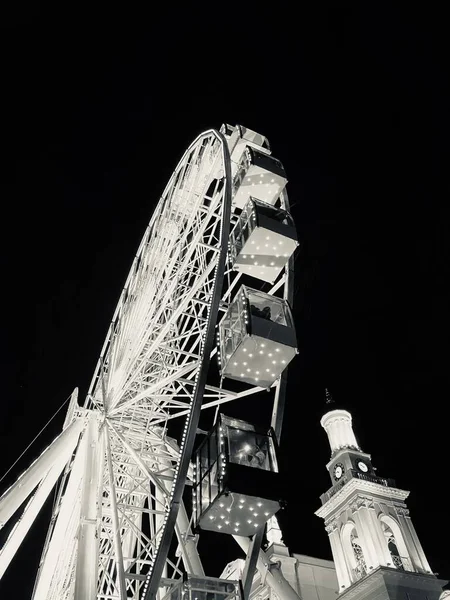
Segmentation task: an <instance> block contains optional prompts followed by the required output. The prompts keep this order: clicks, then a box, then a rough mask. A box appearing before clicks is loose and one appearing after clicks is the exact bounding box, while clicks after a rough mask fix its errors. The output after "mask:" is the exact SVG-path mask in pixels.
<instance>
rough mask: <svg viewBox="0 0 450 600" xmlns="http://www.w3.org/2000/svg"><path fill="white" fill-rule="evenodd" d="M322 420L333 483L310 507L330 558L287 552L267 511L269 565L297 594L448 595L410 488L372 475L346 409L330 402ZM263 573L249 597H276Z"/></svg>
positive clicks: (382, 599) (320, 597) (305, 597)
mask: <svg viewBox="0 0 450 600" xmlns="http://www.w3.org/2000/svg"><path fill="white" fill-rule="evenodd" d="M321 425H322V427H323V428H324V429H325V431H326V433H327V435H328V440H329V443H330V446H331V458H330V461H329V462H328V464H327V469H328V471H329V473H330V477H331V482H332V485H331V488H330V489H329V490H328V491H327V492H325V493H324V494H322V496H321V502H322V506H321V507H320V508H319V509H318V510H317V511H316V515H317V516H319V517H321V518H323V519H324V521H325V529H326V531H327V533H328V537H329V540H330V545H331V550H332V554H333V559H334V561H328V560H323V559H319V558H313V557H310V556H304V555H300V554H291V553H290V552H289V550H288V548H287V547H286V546H285V545H284V544H283V542H282V540H281V532H280V530H279V529H278V526H277V522H276V519H272V520H271V522H270V523H269V528H268V533H267V537H268V539H269V542H270V546H269V548H268V550H267V552H266V555H267V557H269V558H270V563H268V564H267V570H268V572H270V573H271V575H275V578H277V579H278V582H279V584H280V585H283V584H284V585H285V586H287V585H288V584H289V586H288V587H291V588H293V590H294V591H295V592H296V594H297V595H298V596H299V597H300V599H301V600H336V598H337V596H339V598H340V599H342V600H350V599H352V600H353V599H355V600H362V599H367V600H439V599H440V600H444V598H446V599H447V598H448V597H449V596H450V591H449V590H447V591H443V586H444V585H445V584H446V583H448V582H447V581H443V580H440V579H438V578H437V577H436V576H435V575H434V574H433V572H432V569H431V567H430V565H429V564H428V561H427V558H426V556H425V553H424V551H423V548H422V546H421V544H420V541H419V539H418V537H417V534H416V531H415V529H414V525H413V523H412V520H411V517H410V515H409V511H408V509H407V507H406V503H405V500H406V498H407V497H408V495H409V491H407V490H401V489H399V488H397V487H396V485H395V481H394V480H392V479H385V478H382V477H379V476H378V475H376V472H375V469H374V467H373V466H372V461H371V456H370V454H367V453H365V452H363V451H362V449H361V448H360V447H359V445H358V443H357V440H356V437H355V434H354V432H353V428H352V416H351V414H350V413H349V412H348V411H346V410H341V409H335V410H330V411H329V412H327V413H326V414H325V415H324V416H323V417H322V419H321ZM243 566H244V561H243V560H237V561H234V563H230V565H228V566H227V569H225V571H224V573H223V574H222V577H226V578H238V577H239V576H240V571H241V570H242V569H243ZM233 575H234V577H233ZM264 579H265V578H264V577H263V576H262V575H261V572H260V571H259V572H257V574H256V576H255V579H254V582H253V586H252V591H251V598H252V600H253V599H255V600H266V599H267V598H271V597H275V598H276V593H275V592H274V591H273V589H274V588H273V586H272V591H270V587H269V586H267V585H266V584H265V581H264ZM283 595H284V591H283ZM286 597H289V593H288V594H287V596H286Z"/></svg>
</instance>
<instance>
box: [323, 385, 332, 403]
mask: <svg viewBox="0 0 450 600" xmlns="http://www.w3.org/2000/svg"><path fill="white" fill-rule="evenodd" d="M325 404H334V400H333V396H332V395H331V394H330V392H329V390H328V388H325Z"/></svg>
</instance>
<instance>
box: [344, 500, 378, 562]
mask: <svg viewBox="0 0 450 600" xmlns="http://www.w3.org/2000/svg"><path fill="white" fill-rule="evenodd" d="M351 509H352V512H353V519H354V521H355V525H356V531H357V533H358V538H359V540H360V541H361V548H362V551H363V553H364V558H365V561H366V567H367V573H371V572H372V571H373V570H374V569H376V568H377V567H379V566H380V561H379V558H378V553H377V549H376V547H375V542H374V539H373V537H372V531H371V527H370V517H369V515H368V501H367V499H365V498H358V499H357V500H356V501H355V502H353V503H352V505H351Z"/></svg>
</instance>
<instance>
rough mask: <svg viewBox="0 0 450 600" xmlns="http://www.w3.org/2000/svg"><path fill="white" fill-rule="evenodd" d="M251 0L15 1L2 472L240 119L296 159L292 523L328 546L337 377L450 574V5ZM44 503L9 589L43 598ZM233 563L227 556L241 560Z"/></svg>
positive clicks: (64, 392)
mask: <svg viewBox="0 0 450 600" xmlns="http://www.w3.org/2000/svg"><path fill="white" fill-rule="evenodd" d="M244 4H245V3H240V4H239V5H237V6H234V7H233V6H232V5H231V4H230V5H219V4H217V5H215V4H213V3H210V4H209V5H207V7H206V8H205V7H204V6H203V7H201V6H200V5H195V4H187V5H185V6H184V7H183V8H182V9H180V8H177V7H176V5H174V4H171V3H162V5H161V6H160V7H159V8H158V10H156V9H152V11H151V12H147V11H146V10H144V9H142V8H141V9H139V8H137V7H136V6H133V5H132V4H130V5H128V4H126V3H125V4H124V3H120V4H119V5H117V7H114V6H111V5H107V4H105V5H100V4H97V3H92V4H88V3H81V4H80V3H76V4H74V5H72V7H71V8H69V7H68V6H67V5H65V4H64V3H63V5H61V4H60V3H59V4H56V3H54V4H50V3H43V4H41V5H40V7H38V6H37V5H34V4H33V5H32V4H30V5H29V6H26V5H24V4H22V5H21V6H20V7H19V6H18V5H17V6H16V8H15V9H14V10H13V11H12V12H10V13H8V14H4V15H3V24H2V33H1V37H0V44H1V56H2V59H1V82H2V85H1V87H2V93H1V96H2V105H3V106H2V113H1V121H2V133H1V145H2V150H3V160H2V171H3V173H2V176H1V186H2V194H1V237H0V240H1V252H0V259H1V277H2V295H1V300H2V312H1V315H2V318H1V332H0V333H1V340H2V344H1V351H2V361H1V372H2V375H1V381H2V392H1V409H2V410H1V419H0V450H1V454H0V456H1V468H0V476H1V475H2V474H3V473H4V472H5V471H6V470H7V469H8V467H9V466H10V465H11V463H12V462H13V461H14V460H15V459H16V458H17V457H18V456H19V454H20V453H21V452H22V450H23V449H24V448H25V447H26V446H27V445H28V444H29V442H30V441H31V440H32V439H33V437H34V436H35V435H36V434H37V432H38V431H39V430H40V429H41V428H42V427H43V426H44V424H45V423H46V422H47V421H48V419H49V418H50V417H51V416H52V415H53V414H54V412H55V410H57V408H58V407H59V406H60V405H61V404H62V402H63V401H64V400H65V399H66V398H67V396H68V395H69V394H70V393H71V391H72V389H73V388H74V387H75V386H79V387H80V390H81V391H80V393H81V397H83V396H84V394H85V393H86V391H87V387H88V385H89V382H90V379H91V376H92V372H93V369H94V367H95V363H96V360H97V357H98V354H99V352H100V350H101V346H102V343H103V340H104V336H105V334H106V330H107V327H108V324H109V320H110V318H111V316H112V313H113V311H114V308H115V305H116V302H117V299H118V296H119V293H120V290H121V288H122V285H123V283H124V281H125V277H126V275H127V272H128V269H129V267H130V264H131V261H132V259H133V256H134V253H135V251H136V249H137V246H138V244H139V241H140V238H141V236H142V234H143V232H144V230H145V227H146V225H147V223H148V220H149V218H150V215H151V213H152V210H153V208H154V206H155V204H156V202H157V200H158V197H159V194H160V193H161V192H162V190H163V188H164V186H165V184H166V182H167V180H168V178H169V177H170V174H171V172H172V170H173V169H174V167H175V165H176V163H177V162H178V160H179V158H180V157H181V155H182V154H183V152H184V150H185V148H186V147H187V146H188V144H189V143H190V142H191V141H192V140H193V139H194V138H195V136H196V135H197V134H198V133H200V132H201V131H203V130H204V129H208V128H211V127H213V128H219V127H220V125H221V124H222V123H223V122H227V123H230V124H236V123H240V124H243V125H245V126H247V127H249V128H251V129H254V130H256V131H258V132H261V133H263V134H265V135H266V136H267V137H268V138H269V140H270V142H271V146H272V149H273V154H274V156H276V157H277V158H279V159H280V160H281V161H282V162H283V164H284V166H285V169H286V172H287V174H288V178H289V184H288V191H289V197H290V202H291V204H292V205H293V208H292V213H293V216H294V219H295V222H296V225H297V230H298V235H299V240H300V243H301V246H300V249H299V250H298V253H297V255H296V262H295V269H296V280H295V301H294V303H295V304H294V315H295V321H296V327H297V335H298V342H299V349H300V354H299V356H298V357H297V358H296V359H295V362H294V363H293V364H292V366H291V367H290V370H289V387H288V400H287V409H286V419H285V428H284V435H283V439H282V451H283V457H284V459H285V465H288V469H285V471H286V474H285V480H286V482H288V483H289V486H288V493H287V496H288V497H287V500H288V506H287V509H286V510H285V512H284V513H283V515H282V517H281V524H282V526H283V528H284V536H285V541H286V543H287V544H288V545H289V547H290V549H291V551H293V552H298V553H303V554H309V555H312V556H319V557H323V558H331V550H330V548H329V544H328V539H327V536H326V533H325V531H324V528H323V522H322V520H321V519H319V518H318V517H316V516H315V515H314V510H316V509H317V508H318V507H319V505H320V501H319V495H320V494H321V493H323V492H324V491H326V489H328V487H329V476H328V473H327V471H326V469H325V464H326V462H327V460H328V459H329V446H328V442H327V438H326V435H325V433H324V431H323V430H322V429H321V427H320V425H319V419H320V416H321V415H322V414H323V412H324V403H323V397H324V388H325V387H329V388H330V390H331V392H332V393H333V396H334V398H335V399H336V401H337V402H339V403H340V404H342V405H344V406H345V407H347V408H348V409H349V410H350V411H351V412H352V413H353V417H354V426H355V431H356V434H357V436H358V438H359V441H360V443H361V446H362V448H363V449H364V450H365V451H367V452H370V453H371V454H372V460H373V462H374V464H375V466H376V467H378V473H379V474H380V475H382V476H386V477H393V478H395V479H396V480H397V484H398V485H399V487H403V488H406V489H410V490H411V495H410V498H409V501H408V506H409V508H410V511H411V516H412V519H413V522H414V523H415V526H416V529H417V532H418V535H419V538H420V540H421V542H422V545H423V547H424V550H425V552H426V554H427V557H428V560H429V562H430V563H431V566H432V568H433V570H434V571H435V572H438V573H440V575H441V577H443V578H445V576H447V577H448V578H450V567H449V564H450V560H449V559H450V553H449V550H448V547H449V541H448V540H449V539H450V528H449V522H450V521H449V516H448V485H449V484H448V477H449V470H448V428H449V425H448V423H449V420H448V419H449V411H448V388H449V386H448V372H449V369H448V359H449V356H448V349H447V348H448V340H449V333H450V332H449V318H448V310H449V308H448V306H449V293H448V281H447V280H448V276H449V247H450V241H449V239H450V238H449V226H448V223H449V217H450V212H449V203H448V202H449V201H448V198H449V182H448V164H449V151H448V147H449V139H450V118H449V110H448V109H449V106H450V93H449V91H450V87H449V76H448V59H445V56H448V55H449V51H450V48H449V41H448V40H449V38H448V30H447V23H448V22H447V20H446V19H445V15H444V11H442V12H441V13H440V12H439V11H438V10H434V11H433V10H432V9H431V8H427V9H426V10H425V9H424V8H423V5H422V9H421V11H417V12H414V11H413V9H411V7H410V6H409V7H408V10H407V11H406V12H404V11H403V10H400V9H399V8H393V7H392V6H391V3H385V4H383V3H370V6H365V7H363V4H365V3H361V5H360V4H358V3H351V2H341V3H333V4H330V5H327V4H326V3H315V2H308V3H301V2H300V3H295V4H296V8H295V10H294V9H292V10H289V11H288V10H287V9H286V10H285V9H284V8H283V5H282V4H280V3H275V4H273V3H272V5H267V7H265V5H263V4H260V3H258V4H255V5H254V6H247V8H243V5H244ZM310 5H313V7H311V6H310ZM61 6H63V7H61ZM331 7H332V8H331ZM446 289H447V291H446ZM62 422H63V412H61V413H60V414H59V415H58V416H57V417H56V418H55V419H54V421H53V422H52V423H51V424H50V426H49V427H48V428H47V429H46V430H45V432H44V433H43V434H42V435H41V436H40V437H39V439H38V440H37V442H36V443H35V444H34V445H33V446H32V448H31V450H30V451H29V452H28V453H27V454H26V455H25V457H24V458H23V459H22V460H21V461H20V462H19V463H18V464H17V465H16V467H14V469H13V470H12V472H11V473H10V474H9V475H8V476H7V477H6V478H5V479H4V480H3V481H2V482H1V483H0V491H3V490H4V489H5V488H6V487H7V486H8V485H9V484H10V483H12V481H13V480H14V479H15V478H16V477H17V476H18V475H19V474H20V473H21V472H22V471H23V470H24V469H25V468H26V466H27V465H28V464H29V463H30V462H31V461H32V460H33V459H34V458H35V457H36V456H37V455H38V454H39V452H41V451H42V449H43V448H44V447H45V446H46V445H47V444H48V443H49V442H50V441H51V440H52V439H53V438H54V437H55V436H56V435H57V434H58V432H59V431H60V428H61V425H62ZM49 514H50V507H49V506H47V507H46V508H45V509H44V513H43V515H42V517H41V518H40V520H39V522H38V523H37V524H36V526H35V527H34V529H33V530H32V532H31V534H30V536H29V539H28V540H27V541H26V542H25V543H24V545H23V547H22V548H21V550H20V552H19V554H18V556H17V557H16V561H15V563H14V564H13V565H12V566H11V567H10V568H9V570H8V571H7V573H6V575H5V577H4V579H3V581H2V583H0V597H2V598H3V596H5V597H6V594H7V591H8V590H12V589H14V590H15V591H14V595H13V597H14V598H15V599H16V600H25V599H27V598H29V597H30V593H31V589H32V580H33V574H34V572H35V570H36V568H37V563H38V560H39V556H40V548H41V545H42V543H43V540H44V536H45V531H46V526H47V522H48V518H49ZM238 555H239V552H238V551H237V547H236V553H235V554H234V553H233V552H232V553H231V556H229V557H227V558H228V559H229V560H232V559H234V558H236V557H237V556H238ZM216 563H217V564H216V566H215V567H214V568H215V572H211V573H210V574H211V575H219V574H220V571H221V570H222V568H223V566H224V564H225V558H220V559H218V560H217V561H216ZM213 570H214V569H213ZM8 597H12V596H8Z"/></svg>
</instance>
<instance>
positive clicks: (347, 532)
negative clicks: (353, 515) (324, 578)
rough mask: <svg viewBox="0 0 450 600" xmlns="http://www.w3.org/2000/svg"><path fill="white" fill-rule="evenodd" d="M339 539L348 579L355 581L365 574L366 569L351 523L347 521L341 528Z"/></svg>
mask: <svg viewBox="0 0 450 600" xmlns="http://www.w3.org/2000/svg"><path fill="white" fill-rule="evenodd" d="M341 539H342V548H343V550H344V554H345V560H346V562H347V565H348V569H349V573H350V578H351V580H352V581H357V580H358V579H361V577H364V575H365V574H366V573H367V567H366V561H365V558H364V553H363V550H362V547H361V543H360V540H359V539H358V533H357V531H356V527H355V524H354V523H353V522H352V521H348V522H347V523H346V524H345V525H344V526H343V527H342V529H341Z"/></svg>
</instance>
